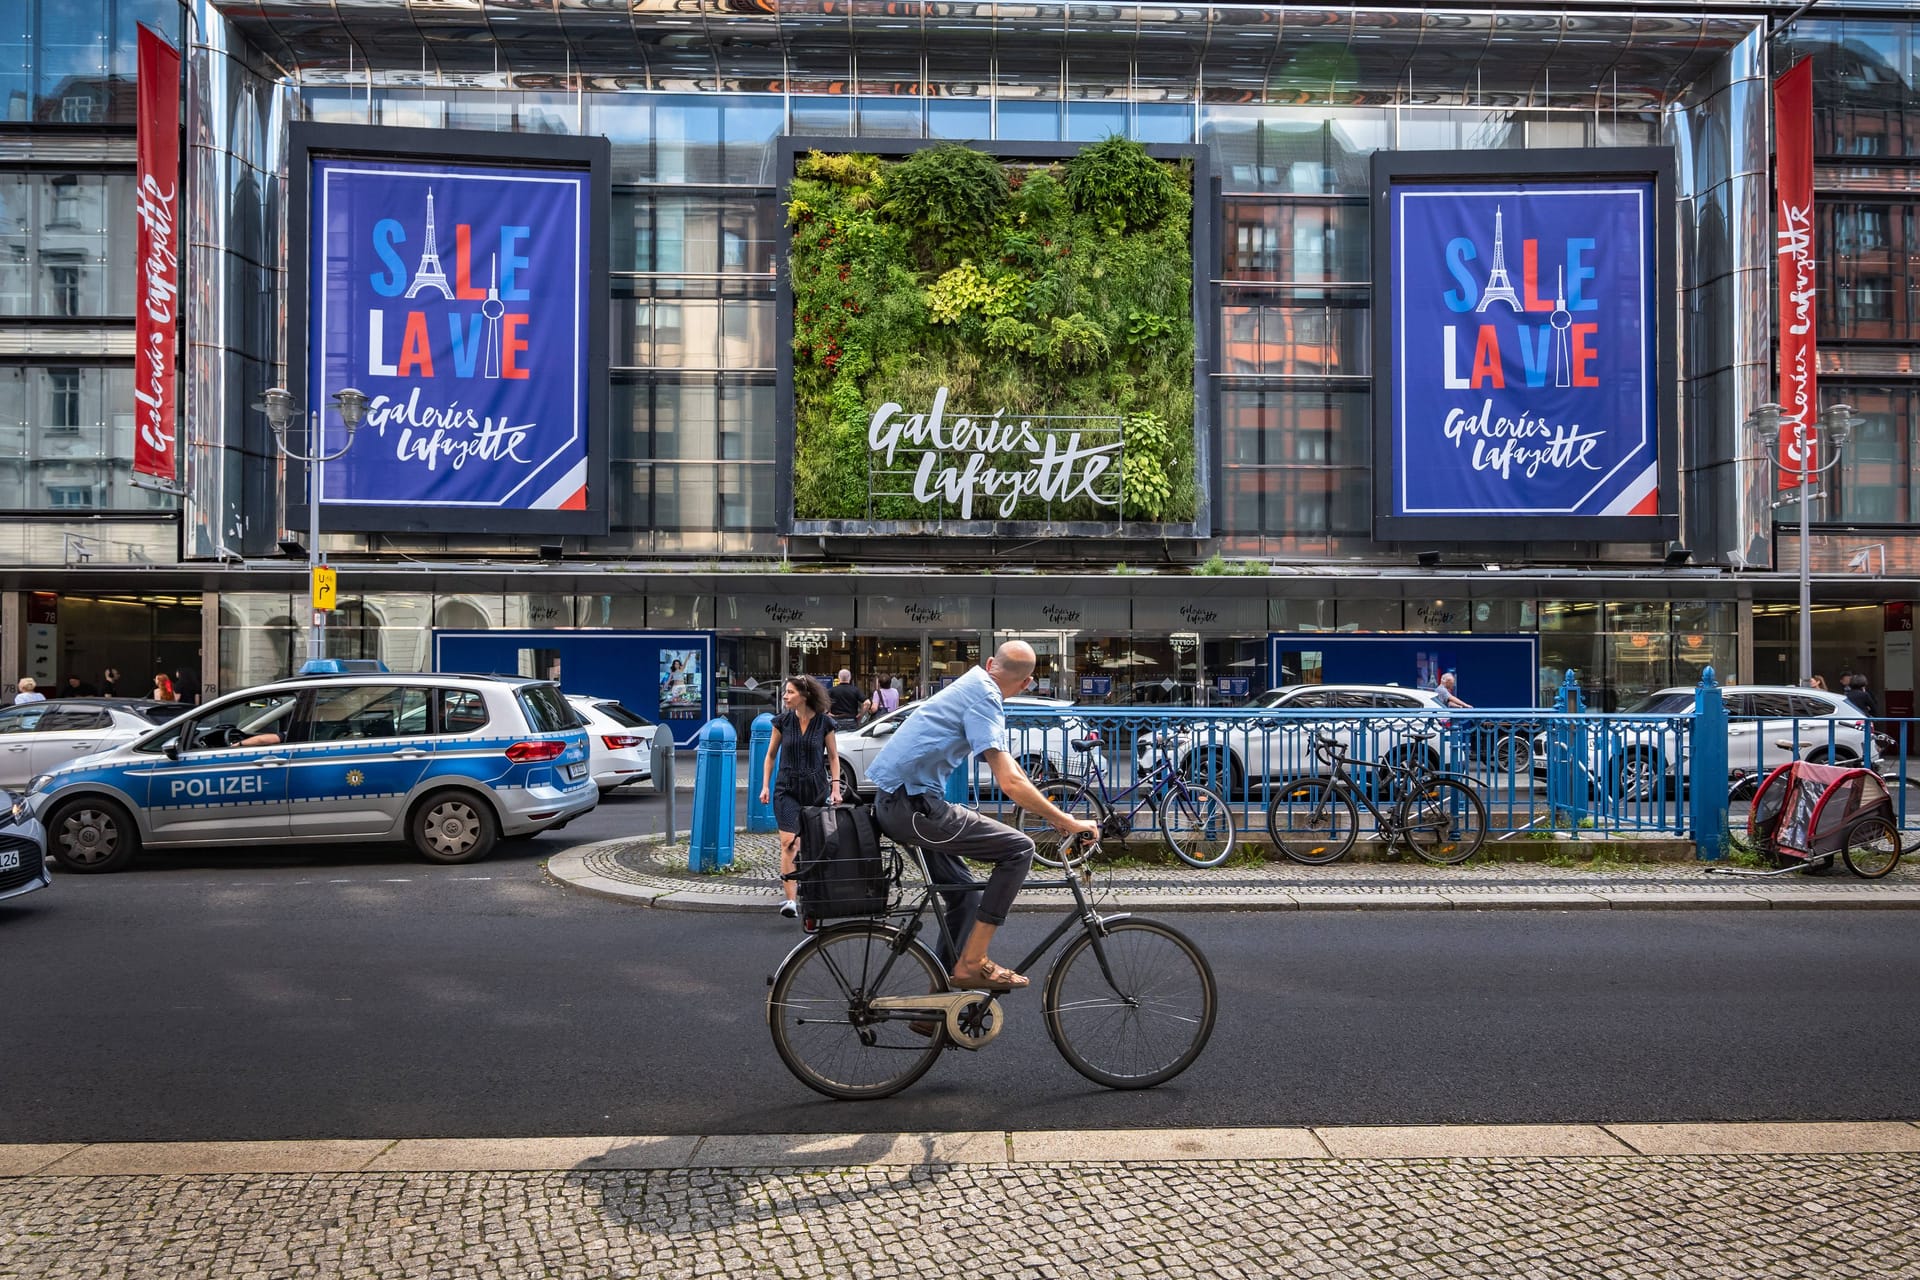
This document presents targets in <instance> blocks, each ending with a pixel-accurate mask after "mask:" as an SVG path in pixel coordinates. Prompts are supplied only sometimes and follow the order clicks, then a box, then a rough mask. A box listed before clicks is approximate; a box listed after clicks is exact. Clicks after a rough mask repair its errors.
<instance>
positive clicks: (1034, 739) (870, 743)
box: [834, 694, 1099, 795]
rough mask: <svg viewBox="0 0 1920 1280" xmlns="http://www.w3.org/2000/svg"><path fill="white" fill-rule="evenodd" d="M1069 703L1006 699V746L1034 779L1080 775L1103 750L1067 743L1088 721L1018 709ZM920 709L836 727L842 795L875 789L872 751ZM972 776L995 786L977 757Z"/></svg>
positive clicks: (909, 707)
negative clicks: (1079, 748) (840, 728)
mask: <svg viewBox="0 0 1920 1280" xmlns="http://www.w3.org/2000/svg"><path fill="white" fill-rule="evenodd" d="M1071 706H1073V703H1072V702H1070V701H1068V700H1067V699H1065V698H1039V697H1034V696H1032V695H1030V694H1022V695H1018V696H1015V697H1012V698H1008V699H1007V700H1006V708H1007V750H1008V751H1010V752H1011V753H1012V754H1013V757H1014V759H1016V760H1018V761H1019V762H1020V767H1021V768H1022V769H1025V770H1026V771H1027V776H1028V777H1029V778H1032V779H1033V780H1034V781H1035V782H1044V781H1046V780H1048V779H1050V778H1066V777H1074V778H1077V777H1079V776H1080V775H1081V774H1083V773H1085V772H1086V771H1087V768H1088V766H1089V764H1090V762H1091V761H1092V760H1093V758H1095V757H1096V756H1098V755H1099V751H1098V749H1095V750H1094V751H1091V752H1080V751H1074V750H1071V749H1070V748H1069V747H1068V745H1067V743H1068V739H1070V738H1073V737H1076V736H1077V737H1085V736H1086V734H1085V729H1086V726H1085V725H1084V724H1083V723H1082V722H1081V721H1080V719H1079V718H1078V717H1075V716H1065V717H1057V716H1053V715H1044V716H1035V715H1025V716H1023V715H1021V714H1020V713H1021V711H1022V710H1030V711H1031V710H1046V711H1060V710H1064V709H1066V708H1068V707H1071ZM919 709H920V704H919V703H917V702H909V703H908V704H906V705H905V706H903V707H900V708H898V709H897V710H894V711H889V712H886V713H885V714H883V715H878V716H875V717H874V718H873V719H872V720H869V721H868V722H867V723H865V724H863V725H861V726H860V727H859V728H858V729H848V730H844V731H836V732H835V735H834V737H835V741H836V743H837V744H838V746H839V748H840V785H841V794H842V795H857V794H860V793H861V791H862V790H864V791H866V792H868V793H871V792H872V790H873V787H872V785H871V784H870V783H868V782H867V780H866V779H867V770H869V769H871V768H872V767H873V760H874V757H875V756H877V755H879V754H880V748H881V747H883V746H885V745H886V743H887V739H888V738H890V737H892V736H893V733H894V731H895V730H897V729H898V728H899V727H900V726H901V725H902V724H905V723H906V721H907V717H909V716H911V715H912V714H913V713H914V712H916V711H918V710H919ZM973 777H974V786H975V788H976V789H977V790H978V791H979V792H980V793H981V794H983V795H985V794H990V793H991V792H992V789H993V778H992V775H991V773H990V771H989V770H988V769H987V766H986V765H985V764H984V763H983V762H980V761H975V763H974V772H973Z"/></svg>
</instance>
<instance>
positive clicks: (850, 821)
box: [794, 804, 900, 920]
mask: <svg viewBox="0 0 1920 1280" xmlns="http://www.w3.org/2000/svg"><path fill="white" fill-rule="evenodd" d="M899 878H900V868H899V859H898V856H897V855H895V856H892V857H889V856H888V855H887V854H886V853H884V852H882V850H881V848H880V823H879V821H878V820H877V819H875V817H874V816H873V806H872V805H870V804H834V805H821V806H819V807H817V808H803V809H801V810H800V856H799V858H798V859H796V861H795V863H794V879H795V880H796V881H797V882H798V884H799V888H800V914H801V915H802V916H803V917H805V918H806V919H808V920H833V919H836V918H839V917H841V916H877V915H880V914H882V913H884V912H885V911H886V909H887V904H888V901H889V899H890V898H891V897H892V894H893V886H894V883H895V881H897V880H898V879H899Z"/></svg>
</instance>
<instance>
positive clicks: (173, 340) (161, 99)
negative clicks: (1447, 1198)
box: [133, 25, 180, 480]
mask: <svg viewBox="0 0 1920 1280" xmlns="http://www.w3.org/2000/svg"><path fill="white" fill-rule="evenodd" d="M138 74H139V81H138V84H139V90H138V91H139V111H140V117H139V119H140V135H139V143H138V159H137V162H136V163H137V169H136V173H135V185H136V190H137V203H136V205H135V213H136V215H137V216H138V218H139V228H138V231H137V233H136V236H135V240H134V252H135V254H136V257H137V261H138V263H139V266H138V272H139V274H138V275H137V277H136V278H135V281H134V295H133V311H134V330H133V333H134V366H133V400H134V406H133V407H134V415H133V416H134V425H135V432H134V440H133V470H134V472H135V474H137V475H146V476H157V477H159V478H161V479H163V480H172V479H173V478H174V474H175V471H176V468H177V466H178V464H179V452H180V451H179V448H178V446H177V445H176V443H175V438H176V436H177V434H178V428H177V425H176V420H175V387H174V382H175V379H174V368H175V365H176V364H177V360H176V344H177V343H178V341H179V325H178V323H177V317H178V315H179V307H178V302H179V298H180V249H179V243H180V237H179V232H178V228H177V214H178V212H179V208H180V202H179V199H178V196H179V191H180V54H179V51H178V50H176V49H174V47H173V46H172V45H170V44H168V43H167V42H166V41H164V40H162V39H161V38H160V37H159V36H157V35H155V34H154V33H153V32H151V31H149V30H148V29H147V28H146V27H145V26H144V25H143V26H142V27H141V28H140V45H139V66H138Z"/></svg>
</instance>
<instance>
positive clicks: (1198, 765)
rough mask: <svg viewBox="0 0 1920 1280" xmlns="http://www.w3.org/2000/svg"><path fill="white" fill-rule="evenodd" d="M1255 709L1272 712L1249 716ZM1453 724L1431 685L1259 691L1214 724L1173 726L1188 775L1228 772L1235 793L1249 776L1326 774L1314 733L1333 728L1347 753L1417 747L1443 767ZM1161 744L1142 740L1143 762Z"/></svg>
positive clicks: (1400, 753)
mask: <svg viewBox="0 0 1920 1280" xmlns="http://www.w3.org/2000/svg"><path fill="white" fill-rule="evenodd" d="M1249 711H1265V712H1267V714H1265V715H1249V714H1248V712H1249ZM1396 712H1398V713H1405V714H1393V713H1396ZM1419 712H1430V713H1432V714H1430V715H1420V714H1417V713H1419ZM1303 713H1307V714H1303ZM1342 713H1347V714H1342ZM1383 713H1384V714H1383ZM1448 724H1449V721H1448V717H1447V714H1446V712H1445V711H1444V710H1443V709H1442V707H1441V705H1440V695H1439V694H1437V693H1435V692H1434V691H1433V690H1431V689H1407V688H1403V687H1401V686H1399V685H1373V684H1291V685H1287V686H1286V687H1285V688H1281V689H1269V690H1267V691H1266V692H1265V693H1262V694H1259V695H1257V696H1256V697H1255V698H1254V699H1253V700H1252V701H1251V702H1249V703H1248V704H1247V707H1246V708H1245V709H1241V710H1236V712H1235V713H1234V715H1233V716H1231V717H1227V716H1222V717H1221V719H1220V720H1219V722H1217V723H1216V724H1209V723H1208V722H1206V721H1205V720H1201V721H1199V722H1197V723H1196V722H1194V721H1193V720H1190V719H1183V720H1182V721H1180V722H1178V723H1176V724H1175V726H1174V728H1175V731H1176V732H1175V735H1174V741H1175V745H1174V746H1173V747H1172V751H1173V753H1174V764H1175V767H1176V768H1178V769H1179V770H1180V772H1181V773H1182V774H1185V775H1186V776H1188V777H1198V778H1200V779H1201V780H1202V781H1206V780H1207V779H1208V778H1209V777H1218V775H1219V774H1220V773H1221V771H1222V770H1224V771H1225V773H1226V774H1227V775H1228V777H1226V778H1225V779H1221V781H1222V782H1223V783H1224V788H1223V789H1225V790H1226V794H1227V795H1229V796H1237V795H1240V794H1241V793H1242V792H1243V790H1244V788H1245V786H1246V783H1247V780H1248V779H1255V780H1258V779H1261V778H1291V777H1297V776H1299V775H1301V774H1312V773H1326V772H1327V771H1328V766H1327V765H1326V764H1325V763H1324V762H1321V761H1320V760H1319V759H1318V758H1317V757H1316V756H1315V755H1314V750H1313V747H1314V739H1315V737H1316V736H1317V735H1318V734H1320V733H1321V732H1322V731H1326V732H1331V733H1332V734H1333V735H1334V736H1335V738H1336V739H1337V740H1338V741H1339V743H1340V749H1341V750H1342V752H1344V753H1345V754H1346V755H1349V756H1352V757H1354V758H1355V759H1359V760H1382V761H1387V762H1396V761H1399V760H1401V759H1404V758H1406V756H1407V754H1408V753H1409V752H1410V751H1415V750H1418V751H1421V752H1424V753H1425V755H1426V758H1427V763H1428V764H1429V765H1430V766H1432V767H1435V768H1438V767H1439V766H1440V764H1441V763H1442V754H1441V753H1442V737H1441V735H1442V734H1443V733H1444V731H1445V730H1446V729H1447V727H1448ZM1156 749H1157V748H1156V747H1155V745H1154V741H1153V737H1152V735H1146V736H1143V737H1142V738H1141V739H1140V742H1139V744H1138V746H1137V748H1136V750H1137V752H1138V755H1139V766H1140V767H1141V768H1143V769H1144V768H1147V767H1149V766H1150V765H1151V764H1152V758H1153V753H1154V752H1155V750H1156ZM1223 756H1224V759H1222V757H1223Z"/></svg>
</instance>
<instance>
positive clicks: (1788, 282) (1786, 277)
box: [1773, 58, 1820, 489]
mask: <svg viewBox="0 0 1920 1280" xmlns="http://www.w3.org/2000/svg"><path fill="white" fill-rule="evenodd" d="M1773 137H1774V191H1775V196H1774V198H1775V201H1776V221H1775V226H1774V237H1775V248H1774V252H1775V253H1776V254H1777V255H1778V263H1777V267H1778V272H1777V274H1778V275H1779V278H1780V304H1779V308H1778V310H1779V313H1780V484H1779V487H1780V488H1782V489H1793V488H1797V487H1798V486H1799V485H1800V483H1801V481H1802V480H1803V479H1805V478H1808V477H1809V476H1810V473H1811V472H1812V471H1813V470H1814V468H1816V467H1818V466H1819V465H1820V460H1819V457H1818V456H1817V454H1816V452H1815V441H1814V435H1813V431H1814V426H1815V424H1816V420H1817V418H1818V416H1819V400H1818V399H1817V396H1816V392H1817V388H1816V387H1815V386H1814V360H1815V352H1814V332H1813V296H1814V275H1813V271H1814V259H1813V59H1812V58H1802V59H1800V61H1798V62H1796V63H1794V64H1793V66H1791V67H1789V68H1788V69H1787V73H1786V74H1785V75H1783V76H1781V77H1780V78H1779V79H1778V80H1775V81H1774V82H1773Z"/></svg>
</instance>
